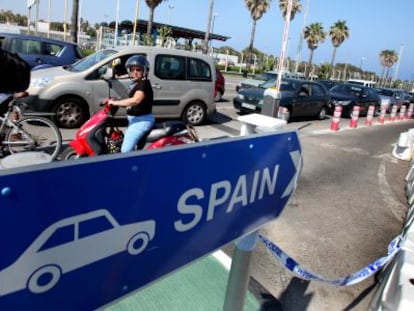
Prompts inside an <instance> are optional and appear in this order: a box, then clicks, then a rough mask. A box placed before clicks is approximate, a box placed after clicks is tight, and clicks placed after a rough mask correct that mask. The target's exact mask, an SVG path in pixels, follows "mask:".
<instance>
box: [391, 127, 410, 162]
mask: <svg viewBox="0 0 414 311" xmlns="http://www.w3.org/2000/svg"><path fill="white" fill-rule="evenodd" d="M413 144H414V129H410V130H408V131H407V132H403V133H400V137H399V138H398V142H397V143H396V144H395V146H394V148H393V150H392V155H393V156H394V157H396V158H397V159H400V160H404V161H410V160H411V159H412V155H413Z"/></svg>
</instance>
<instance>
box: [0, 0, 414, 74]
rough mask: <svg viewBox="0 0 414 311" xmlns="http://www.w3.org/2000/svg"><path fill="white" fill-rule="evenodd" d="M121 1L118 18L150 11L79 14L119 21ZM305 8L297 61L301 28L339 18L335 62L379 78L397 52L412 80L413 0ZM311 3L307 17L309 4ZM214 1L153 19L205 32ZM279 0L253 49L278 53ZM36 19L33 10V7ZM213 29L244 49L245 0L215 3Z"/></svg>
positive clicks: (13, 0) (328, 50) (195, 0)
mask: <svg viewBox="0 0 414 311" xmlns="http://www.w3.org/2000/svg"><path fill="white" fill-rule="evenodd" d="M118 1H119V21H122V20H133V19H134V16H135V8H136V3H137V1H139V13H138V18H139V19H144V20H146V19H148V16H149V10H148V7H147V5H146V3H145V1H143V0H80V2H81V12H80V13H81V17H82V18H83V19H85V20H87V21H89V23H92V24H94V23H100V22H103V21H107V22H111V21H115V20H116V15H117V4H118ZM1 2H2V4H1V6H0V8H1V9H3V10H11V11H13V12H14V13H19V14H24V15H25V14H27V0H1ZM64 3H65V0H51V7H52V10H51V21H63V20H64V11H65V10H64ZM67 3H68V9H67V14H68V16H67V20H68V22H70V16H71V14H72V0H67ZM301 3H302V12H301V13H298V14H296V16H295V19H294V20H293V21H292V22H291V23H290V28H289V35H288V36H289V40H288V43H287V56H289V57H291V58H292V59H296V58H297V55H298V52H299V41H300V34H301V29H303V27H304V26H307V25H309V24H311V23H321V24H322V26H323V28H324V30H325V32H328V31H329V28H330V27H331V26H332V25H333V24H334V23H335V22H337V21H339V20H345V21H346V24H347V26H348V28H349V31H350V36H349V38H348V39H346V40H345V41H344V42H343V43H342V45H341V46H340V47H339V48H338V49H337V53H336V57H335V62H336V63H350V64H353V65H354V66H357V67H361V68H362V69H363V70H365V71H372V72H375V73H376V74H377V75H379V76H381V74H382V67H381V65H380V59H379V54H380V52H381V51H383V50H394V51H395V52H396V53H397V55H398V56H400V62H399V63H398V64H395V65H394V66H393V68H392V69H391V73H390V74H391V76H392V77H394V76H395V73H397V78H399V79H402V80H414V36H413V35H412V34H411V32H412V29H413V26H412V25H411V24H412V20H413V19H412V16H413V14H414V0H393V1H389V0H301ZM307 3H308V4H309V9H308V14H307V16H306V18H305V11H306V10H305V8H306V4H307ZM209 4H210V0H167V1H164V2H162V3H161V4H160V5H159V6H158V7H157V8H156V9H155V13H154V21H155V22H159V23H166V24H168V23H170V24H171V25H174V26H179V27H185V28H191V29H195V30H199V31H206V29H207V19H208V13H209ZM278 4H279V1H278V0H272V1H271V4H270V9H269V10H268V11H267V12H266V13H265V14H264V15H263V17H262V18H261V19H259V20H258V21H257V24H256V32H255V38H254V47H255V48H256V49H258V50H259V51H261V52H264V53H266V54H269V55H275V56H280V53H281V46H282V35H283V27H284V21H283V17H282V14H281V12H280V10H279V5H278ZM48 8H49V0H40V5H39V18H43V19H44V20H47V18H48ZM32 11H33V12H32V13H31V19H32V20H33V19H34V16H35V12H34V11H35V10H34V9H33V10H32ZM213 12H214V15H215V17H214V28H213V30H212V32H213V33H215V34H219V35H223V36H227V37H231V38H230V39H228V40H227V41H224V42H222V41H213V43H212V45H213V47H217V48H219V47H221V46H230V47H232V48H234V49H236V50H237V51H241V50H243V49H244V48H246V47H247V46H248V45H249V42H250V36H251V31H252V20H251V17H250V13H249V11H248V9H247V8H246V6H245V1H244V0H215V1H214V8H213ZM332 51H333V47H332V43H331V40H330V38H329V37H327V39H326V40H325V42H324V43H322V44H320V45H319V47H318V48H317V49H316V50H315V51H314V56H313V63H314V64H320V63H323V62H328V63H330V61H331V57H332ZM309 52H310V51H309V49H308V48H307V45H306V42H303V44H302V48H301V49H300V53H299V57H300V61H306V62H307V61H308V59H309V55H310V53H309Z"/></svg>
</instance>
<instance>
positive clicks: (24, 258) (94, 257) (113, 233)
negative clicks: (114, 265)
mask: <svg viewBox="0 0 414 311" xmlns="http://www.w3.org/2000/svg"><path fill="white" fill-rule="evenodd" d="M154 235H155V221H154V220H147V221H142V222H137V223H131V224H126V225H119V224H118V222H117V221H116V220H115V218H114V217H113V216H112V215H111V214H110V213H109V211H107V210H105V209H100V210H96V211H93V212H89V213H85V214H80V215H76V216H73V217H69V218H65V219H62V220H60V221H57V222H56V223H54V224H52V225H50V226H49V227H48V228H46V229H45V230H44V231H43V232H42V233H41V234H40V235H39V236H38V237H37V238H36V239H35V240H34V242H33V243H32V244H31V245H30V246H29V247H28V248H27V249H26V251H25V252H24V253H23V254H22V255H21V256H20V257H19V258H18V259H17V260H16V261H15V262H14V263H13V264H11V265H10V266H8V267H7V268H5V269H3V270H1V271H0V296H4V295H8V294H11V293H14V292H16V291H19V290H22V289H25V288H26V287H27V288H28V289H29V290H30V291H31V292H32V293H36V294H38V293H44V292H47V291H48V290H50V289H51V288H53V287H54V286H55V285H56V284H57V282H58V281H59V279H60V277H61V275H62V274H64V273H67V272H70V271H73V270H76V269H79V268H82V267H84V266H86V265H89V264H91V263H94V262H96V261H98V260H102V259H104V258H107V257H110V256H112V255H115V254H117V253H120V252H123V251H125V250H126V251H127V252H128V253H129V254H131V255H138V254H139V253H141V252H142V251H144V249H145V248H146V247H147V245H148V243H149V241H150V240H152V239H153V238H154Z"/></svg>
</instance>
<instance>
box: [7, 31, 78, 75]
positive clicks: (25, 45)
mask: <svg viewBox="0 0 414 311" xmlns="http://www.w3.org/2000/svg"><path fill="white" fill-rule="evenodd" d="M0 46H1V47H2V49H3V50H5V51H8V52H11V53H17V54H18V55H19V56H20V57H21V58H23V59H24V60H25V61H26V62H27V63H29V65H30V66H31V67H32V68H33V69H40V68H47V67H54V66H64V65H70V64H73V63H74V62H76V61H77V60H79V59H81V58H82V53H81V52H80V50H79V47H78V45H77V44H76V43H73V42H67V41H63V40H57V39H51V38H46V37H40V36H33V35H22V34H14V33H0Z"/></svg>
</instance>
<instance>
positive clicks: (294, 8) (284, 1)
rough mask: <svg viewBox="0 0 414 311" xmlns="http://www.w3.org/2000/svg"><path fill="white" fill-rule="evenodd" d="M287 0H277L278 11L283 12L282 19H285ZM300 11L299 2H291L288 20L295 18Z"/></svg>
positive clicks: (294, 0)
mask: <svg viewBox="0 0 414 311" xmlns="http://www.w3.org/2000/svg"><path fill="white" fill-rule="evenodd" d="M288 3H289V0H279V9H280V10H281V11H282V12H283V17H284V18H285V19H286V14H287V8H288ZM301 11H302V4H301V3H300V0H293V3H292V10H291V11H290V20H293V19H294V18H295V14H296V13H299V12H301Z"/></svg>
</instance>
